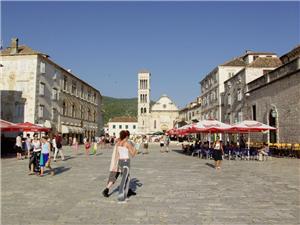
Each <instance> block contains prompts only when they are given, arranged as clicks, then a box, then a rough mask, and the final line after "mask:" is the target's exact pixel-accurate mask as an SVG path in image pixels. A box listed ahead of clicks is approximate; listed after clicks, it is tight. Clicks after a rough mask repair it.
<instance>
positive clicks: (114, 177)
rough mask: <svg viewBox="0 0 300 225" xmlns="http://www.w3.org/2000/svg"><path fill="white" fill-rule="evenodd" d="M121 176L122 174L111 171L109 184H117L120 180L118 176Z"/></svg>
mask: <svg viewBox="0 0 300 225" xmlns="http://www.w3.org/2000/svg"><path fill="white" fill-rule="evenodd" d="M119 175H120V172H114V171H110V172H109V177H108V182H113V183H115V182H116V180H117V179H118V176H119Z"/></svg>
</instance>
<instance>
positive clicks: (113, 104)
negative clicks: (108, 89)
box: [102, 96, 137, 124]
mask: <svg viewBox="0 0 300 225" xmlns="http://www.w3.org/2000/svg"><path fill="white" fill-rule="evenodd" d="M102 100H103V119H104V124H106V123H107V122H108V121H109V119H110V118H113V117H116V116H134V117H137V98H112V97H107V96H102Z"/></svg>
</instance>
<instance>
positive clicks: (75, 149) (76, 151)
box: [72, 137, 78, 155]
mask: <svg viewBox="0 0 300 225" xmlns="http://www.w3.org/2000/svg"><path fill="white" fill-rule="evenodd" d="M72 147H73V151H74V152H75V154H76V155H78V141H77V138H76V137H73V143H72Z"/></svg>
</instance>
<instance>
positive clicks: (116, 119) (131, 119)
mask: <svg viewBox="0 0 300 225" xmlns="http://www.w3.org/2000/svg"><path fill="white" fill-rule="evenodd" d="M109 122H123V123H137V119H136V118H135V117H130V116H119V117H114V118H112V119H110V120H109Z"/></svg>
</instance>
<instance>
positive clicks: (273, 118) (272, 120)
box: [269, 108, 278, 143]
mask: <svg viewBox="0 0 300 225" xmlns="http://www.w3.org/2000/svg"><path fill="white" fill-rule="evenodd" d="M277 116H278V115H277V111H276V109H274V108H273V109H271V110H270V112H269V125H270V126H272V127H276V128H277ZM269 137H270V139H269V141H270V143H276V142H277V130H270V136H269Z"/></svg>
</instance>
